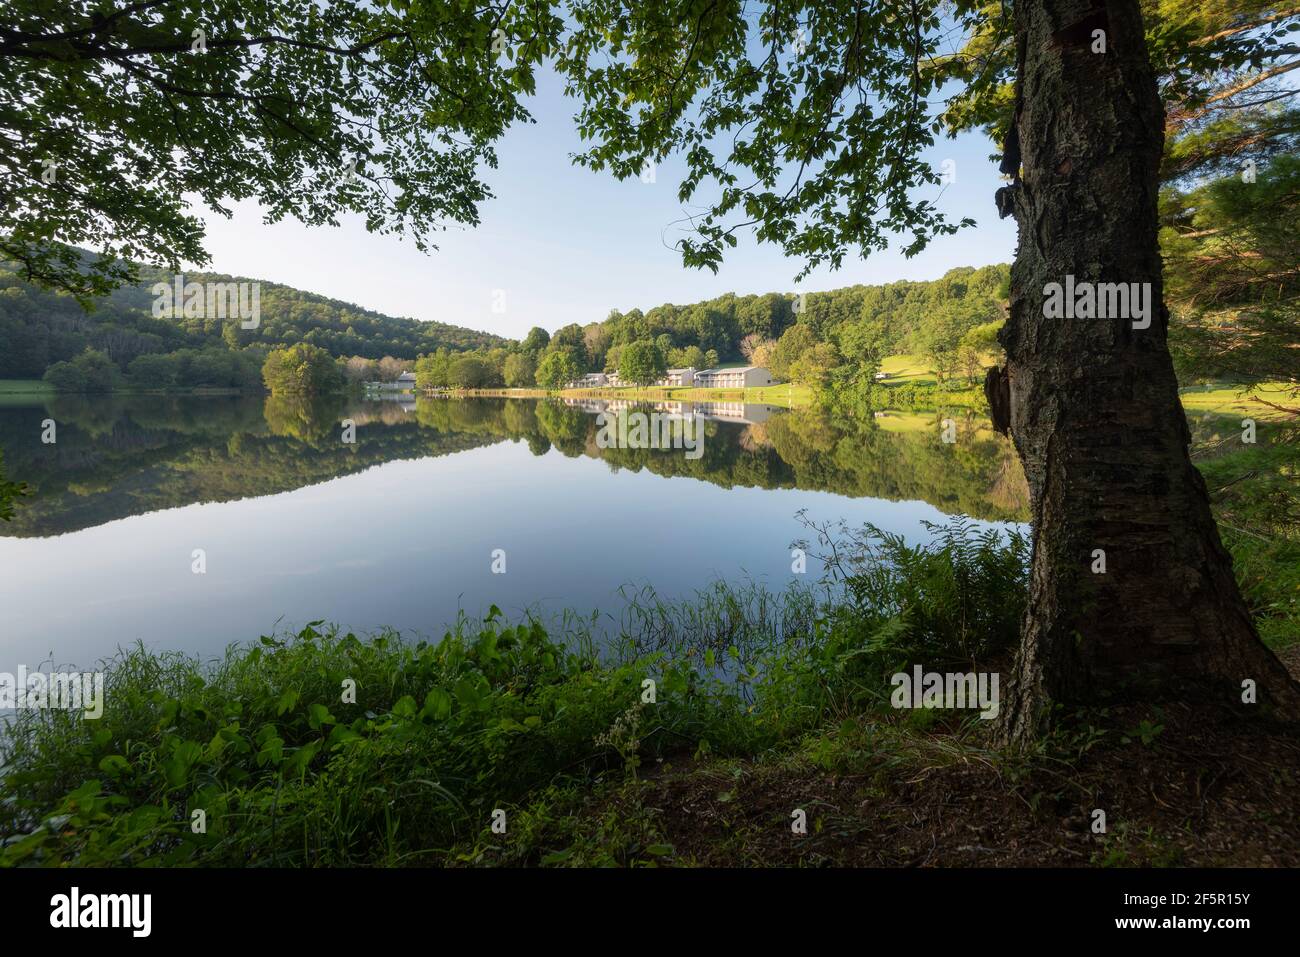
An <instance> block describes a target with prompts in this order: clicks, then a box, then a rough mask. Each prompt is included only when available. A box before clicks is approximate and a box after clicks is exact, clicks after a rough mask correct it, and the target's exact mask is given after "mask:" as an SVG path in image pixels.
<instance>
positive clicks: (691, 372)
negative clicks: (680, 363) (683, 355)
mask: <svg viewBox="0 0 1300 957" xmlns="http://www.w3.org/2000/svg"><path fill="white" fill-rule="evenodd" d="M694 383H695V366H689V367H687V368H685V369H669V370H668V371H667V372H665V373H664V377H663V378H662V379H660V380H659V381H658V382H656V383H655V385H669V386H679V385H693V384H694Z"/></svg>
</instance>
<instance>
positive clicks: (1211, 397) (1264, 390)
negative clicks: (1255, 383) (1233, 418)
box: [1179, 382, 1296, 419]
mask: <svg viewBox="0 0 1300 957" xmlns="http://www.w3.org/2000/svg"><path fill="white" fill-rule="evenodd" d="M1294 389H1295V386H1294V385H1292V384H1291V383H1289V382H1267V383H1265V384H1263V385H1261V386H1260V387H1259V388H1258V389H1256V390H1255V392H1254V393H1253V394H1252V395H1250V396H1247V395H1246V394H1245V392H1244V391H1242V387H1241V386H1236V385H1204V386H1190V387H1188V388H1186V389H1180V390H1179V396H1180V397H1181V398H1182V400H1183V408H1184V409H1186V410H1188V411H1189V412H1217V413H1220V414H1222V415H1238V414H1249V415H1251V416H1252V417H1254V418H1257V419H1280V418H1284V417H1285V416H1284V413H1282V412H1279V411H1278V410H1277V409H1274V408H1271V407H1270V406H1268V405H1265V404H1264V403H1263V402H1259V401H1257V400H1256V396H1258V397H1259V398H1262V399H1264V400H1265V401H1266V402H1273V403H1275V404H1277V405H1295V401H1296V400H1295V398H1294V397H1292V395H1291V392H1292V391H1293V390H1294Z"/></svg>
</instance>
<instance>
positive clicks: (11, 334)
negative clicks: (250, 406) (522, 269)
mask: <svg viewBox="0 0 1300 957" xmlns="http://www.w3.org/2000/svg"><path fill="white" fill-rule="evenodd" d="M138 269H139V273H140V281H139V283H138V284H136V285H130V286H121V287H119V288H117V289H114V290H113V291H112V292H111V293H109V294H108V295H106V296H103V297H101V298H100V299H98V300H96V301H95V304H94V306H93V307H92V308H91V310H90V311H89V312H86V311H85V310H83V309H82V308H81V306H80V305H79V304H78V303H77V301H76V299H74V298H73V297H72V296H70V295H68V294H66V293H62V292H52V291H49V290H46V289H43V288H41V287H40V286H37V285H34V284H32V283H28V282H26V281H24V279H23V278H22V275H21V274H20V272H19V270H18V267H16V266H15V264H13V263H11V262H0V343H3V345H4V348H3V349H0V379H29V378H31V379H36V378H42V377H43V376H45V375H46V373H47V371H50V370H52V369H55V370H56V371H54V374H53V376H52V377H51V380H50V381H51V382H52V384H54V385H55V387H56V388H60V389H63V390H65V391H103V390H104V388H121V387H124V386H126V387H133V388H144V389H168V388H193V387H214V388H233V389H249V388H256V387H257V386H258V384H259V382H260V380H261V367H262V364H263V362H264V361H265V359H266V356H267V355H268V354H269V353H270V352H271V351H272V350H274V349H276V348H280V347H284V348H287V347H290V346H295V345H298V344H300V343H305V344H307V345H311V346H315V347H317V348H319V349H322V350H324V351H325V352H327V353H328V354H329V355H331V356H332V357H336V358H345V359H346V358H350V357H360V358H361V359H372V360H375V361H377V362H378V361H380V360H383V359H384V358H385V357H387V358H388V359H389V360H390V361H392V360H406V361H408V362H409V363H413V362H414V360H415V359H416V357H417V356H419V355H421V354H423V353H428V352H432V351H434V350H436V349H438V348H444V347H445V348H448V349H451V350H457V351H463V350H467V349H474V348H481V347H490V346H495V345H500V344H504V343H505V342H506V341H507V340H505V339H502V338H501V337H499V336H494V335H491V334H489V333H486V332H477V331H474V330H471V329H464V328H461V327H459V326H453V325H449V324H447V323H442V322H420V321H417V320H415V319H403V318H396V317H393V316H386V315H383V314H381V313H377V312H372V311H371V310H368V309H363V308H361V307H359V306H355V305H352V304H350V303H345V302H341V301H339V300H336V299H329V298H327V297H324V296H317V295H313V294H311V293H308V292H303V291H301V290H298V289H292V288H290V287H288V286H282V285H277V284H274V283H261V284H260V286H261V289H260V297H259V315H258V322H257V325H256V327H255V328H249V329H245V328H242V327H241V324H240V322H239V321H238V320H237V319H236V320H232V319H229V318H217V317H194V316H189V317H187V316H185V315H184V311H183V310H182V309H176V310H175V311H174V312H172V313H168V314H164V315H162V316H156V315H155V314H154V313H155V308H154V304H155V301H156V298H157V297H156V296H155V295H154V293H153V292H152V287H153V286H154V284H155V283H158V282H164V283H168V284H170V283H172V282H173V279H174V274H172V273H165V272H163V271H161V270H158V269H154V268H151V267H147V266H140V267H138ZM184 278H185V280H186V281H187V282H200V283H233V282H240V281H244V282H247V281H248V280H239V279H238V278H236V277H233V276H226V275H222V274H218V273H197V272H195V273H187V274H185V277H184ZM105 359H106V360H107V361H108V362H109V363H110V364H111V365H112V366H113V367H114V369H115V370H116V371H115V372H114V371H112V370H109V369H107V367H105V365H104V362H103V361H102V360H105ZM91 373H93V375H90V374H91ZM83 376H86V377H84V378H83Z"/></svg>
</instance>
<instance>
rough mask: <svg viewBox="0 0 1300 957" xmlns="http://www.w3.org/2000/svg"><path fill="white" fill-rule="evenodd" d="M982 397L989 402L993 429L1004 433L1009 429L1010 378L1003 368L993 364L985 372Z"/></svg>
mask: <svg viewBox="0 0 1300 957" xmlns="http://www.w3.org/2000/svg"><path fill="white" fill-rule="evenodd" d="M984 398H986V399H987V400H988V403H989V416H990V417H991V418H992V419H993V431H995V432H1000V433H1002V434H1003V435H1006V434H1007V433H1008V432H1010V431H1011V378H1010V376H1008V375H1007V370H1006V369H1005V368H1002V367H1001V366H994V367H993V368H992V369H990V370H989V371H988V372H987V373H986V374H985V376H984Z"/></svg>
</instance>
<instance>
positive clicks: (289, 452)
mask: <svg viewBox="0 0 1300 957" xmlns="http://www.w3.org/2000/svg"><path fill="white" fill-rule="evenodd" d="M633 410H644V411H650V412H654V413H658V414H661V415H664V416H667V417H670V418H676V419H680V420H684V421H691V422H694V423H698V427H699V428H700V429H702V433H701V435H702V440H703V449H702V453H701V454H699V455H698V456H697V457H695V456H692V457H688V456H685V455H682V454H680V450H674V449H671V448H668V449H665V448H605V447H602V445H601V443H600V442H598V441H597V438H598V431H599V427H598V423H599V421H600V418H599V417H600V416H601V414H604V415H606V416H617V415H624V414H626V413H628V412H629V411H633ZM949 415H950V416H951V417H952V418H953V419H954V424H955V429H956V433H955V439H956V440H955V441H954V442H952V443H945V442H944V441H942V435H941V432H942V430H941V426H940V420H941V415H940V414H939V413H934V412H878V413H875V414H874V415H873V416H871V417H869V418H863V419H860V420H849V421H843V420H838V421H837V420H834V419H832V418H831V417H830V416H828V415H826V414H824V413H822V412H820V411H818V410H815V409H801V410H795V411H787V410H784V409H780V408H777V407H775V406H770V405H763V404H755V403H740V402H701V403H688V402H658V403H631V402H626V401H619V400H589V399H581V400H579V399H569V400H540V401H539V400H533V399H487V398H474V399H452V398H420V399H419V400H415V399H413V398H411V397H409V396H403V397H394V398H393V399H390V400H367V401H357V400H351V401H349V400H345V399H344V398H342V397H338V396H331V397H316V398H307V397H300V396H267V397H236V398H229V397H222V398H215V397H209V398H200V397H163V396H110V397H96V398H94V399H82V398H75V397H61V398H58V399H56V400H53V401H51V402H49V403H47V404H44V405H32V406H28V407H8V408H4V409H0V448H3V450H4V456H5V463H6V467H7V472H8V474H9V476H10V477H11V478H12V479H16V480H20V481H24V482H26V483H27V484H28V485H29V486H30V487H31V489H32V495H31V496H30V497H29V498H27V499H25V500H24V501H23V503H22V505H21V507H20V508H19V510H18V514H17V515H16V516H15V520H14V521H13V522H12V523H10V524H8V525H4V526H0V535H5V536H45V535H55V534H60V533H65V532H70V531H75V530H77V529H83V528H89V527H94V526H97V525H101V524H103V523H105V522H109V521H113V520H115V519H119V518H124V517H126V516H130V515H139V514H144V513H148V512H152V511H156V510H159V509H166V508H175V507H177V506H183V505H188V504H193V503H201V502H224V501H230V500H233V499H240V498H249V497H258V496H265V495H272V494H277V493H280V492H285V491H289V490H292V489H296V488H301V487H304V486H307V485H312V484H315V483H318V482H322V481H325V480H328V479H331V478H335V477H338V476H342V475H347V474H351V473H355V472H359V471H363V470H365V469H367V468H370V467H372V466H375V465H380V464H383V463H385V462H391V461H395V460H403V459H418V458H427V457H436V456H444V455H450V454H455V453H458V452H463V451H465V450H468V449H472V448H479V447H482V446H485V445H489V444H493V443H497V442H504V441H512V442H523V443H526V444H527V447H528V449H529V450H530V452H531V453H532V454H533V455H534V456H544V455H546V454H547V453H548V452H549V451H550V450H552V449H554V450H556V451H558V452H559V453H560V454H562V455H564V456H567V457H570V458H580V457H586V458H591V459H600V460H603V461H604V462H605V463H606V465H607V466H608V467H609V468H611V469H612V470H615V471H618V470H629V471H632V472H640V471H647V472H650V473H653V474H656V475H660V476H663V477H671V478H694V479H698V480H702V481H705V482H709V483H711V484H713V485H717V486H720V487H723V488H733V487H748V488H760V489H775V488H789V489H805V490H816V491H828V492H835V493H837V494H840V495H846V496H851V497H855V498H861V497H871V498H884V499H890V500H895V501H897V500H916V501H924V502H928V503H930V504H931V505H934V506H936V507H937V508H939V509H941V510H942V511H945V512H949V513H956V512H965V513H967V514H970V515H973V516H975V517H978V518H984V519H990V520H1001V521H1023V520H1024V519H1025V518H1026V503H1027V497H1026V490H1025V484H1024V479H1023V476H1022V474H1021V471H1020V466H1019V463H1018V460H1017V458H1016V456H1015V453H1014V450H1013V448H1012V447H1011V444H1010V443H1009V442H1008V441H1007V440H1006V439H1005V438H1003V437H1001V436H998V435H996V434H995V433H993V432H992V430H991V429H990V427H989V423H988V422H987V420H985V419H982V418H980V417H977V416H973V415H959V414H956V413H949ZM47 417H48V418H53V419H54V420H55V421H56V423H57V427H58V432H57V442H55V443H53V444H43V443H42V442H41V441H40V434H41V422H42V421H43V420H44V419H45V418H47ZM347 422H351V423H352V424H354V426H355V430H354V431H355V436H354V438H355V441H353V442H348V441H345V439H346V437H347V435H346V433H345V429H344V426H345V423H347Z"/></svg>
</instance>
